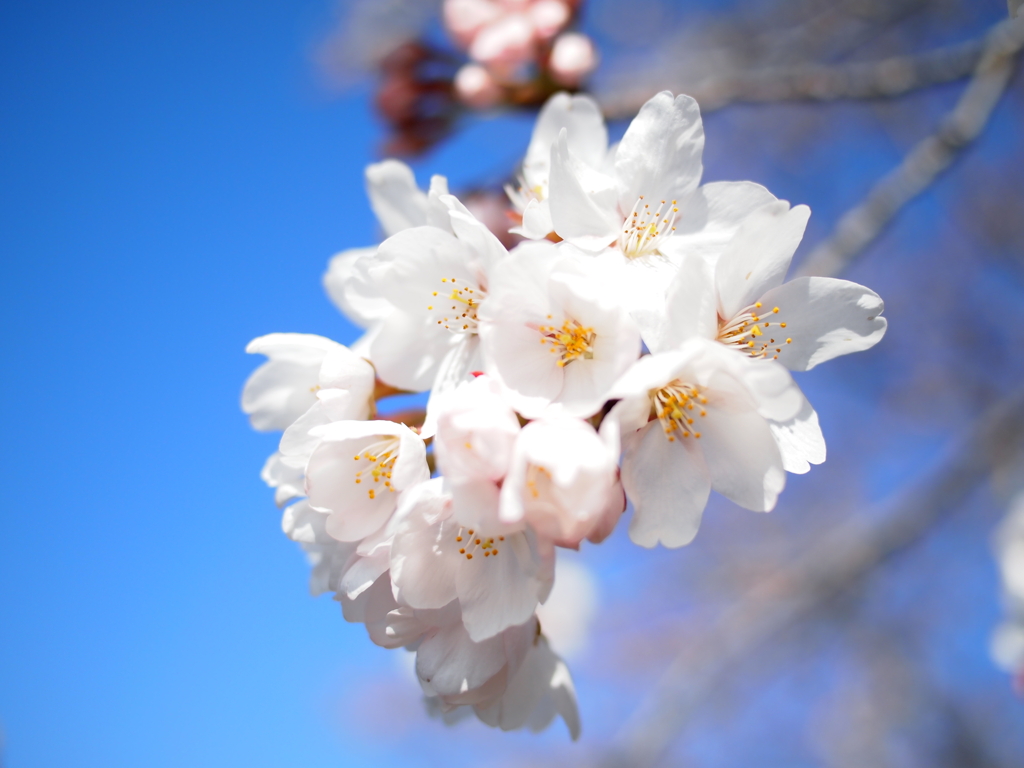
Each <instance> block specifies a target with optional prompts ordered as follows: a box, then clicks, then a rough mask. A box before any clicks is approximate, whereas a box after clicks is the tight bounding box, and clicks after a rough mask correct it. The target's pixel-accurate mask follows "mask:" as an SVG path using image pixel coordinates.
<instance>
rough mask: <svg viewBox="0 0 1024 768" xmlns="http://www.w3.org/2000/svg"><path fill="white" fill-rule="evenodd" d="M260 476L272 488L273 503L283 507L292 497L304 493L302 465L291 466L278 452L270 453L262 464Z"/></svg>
mask: <svg viewBox="0 0 1024 768" xmlns="http://www.w3.org/2000/svg"><path fill="white" fill-rule="evenodd" d="M260 478H261V479H262V480H263V482H265V483H266V484H267V485H269V486H270V487H271V488H273V489H274V503H275V504H277V506H278V507H283V506H284V505H285V504H287V503H288V502H289V501H291V500H292V499H294V498H296V497H298V496H304V495H305V494H306V491H305V488H304V486H303V482H304V481H303V473H302V467H293V466H291V465H289V464H286V463H285V462H284V461H282V456H281V454H280V453H274V454H271V456H270V457H269V458H268V459H267V461H266V463H265V464H264V465H263V470H262V471H261V472H260Z"/></svg>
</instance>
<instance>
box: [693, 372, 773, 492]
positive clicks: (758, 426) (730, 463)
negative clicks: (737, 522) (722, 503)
mask: <svg viewBox="0 0 1024 768" xmlns="http://www.w3.org/2000/svg"><path fill="white" fill-rule="evenodd" d="M716 394H717V393H716V392H715V391H714V390H709V391H708V393H707V397H708V404H707V405H706V406H705V408H706V410H707V416H706V417H704V418H702V419H700V423H699V427H700V432H701V437H700V439H699V440H697V441H696V442H698V443H700V448H701V450H702V451H703V452H704V460H705V461H706V462H707V468H708V473H709V474H710V476H711V487H712V488H713V489H714V490H716V491H718V492H719V493H720V494H722V495H723V496H725V497H726V498H727V499H730V500H731V501H734V502H736V503H737V504H739V505H740V506H741V507H745V508H747V509H751V510H753V511H755V512H767V511H770V510H771V509H772V508H773V507H774V506H775V501H776V500H777V499H778V497H779V494H780V493H781V492H782V489H783V488H784V487H785V485H786V472H785V470H784V469H783V467H782V456H781V455H780V453H779V447H778V445H776V443H775V438H774V437H773V436H772V431H771V429H770V428H769V427H768V423H767V422H766V421H765V419H764V417H762V416H761V415H759V414H758V413H757V412H756V411H755V410H753V409H746V408H744V407H742V406H737V404H736V403H735V402H734V401H732V402H724V403H723V402H722V401H721V400H720V399H719V398H718V397H717V396H716ZM691 439H692V438H691Z"/></svg>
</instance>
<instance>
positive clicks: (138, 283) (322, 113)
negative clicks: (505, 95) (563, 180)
mask: <svg viewBox="0 0 1024 768" xmlns="http://www.w3.org/2000/svg"><path fill="white" fill-rule="evenodd" d="M331 9H332V6H331V5H330V3H329V2H328V1H327V0H290V1H289V2H283V1H281V0H263V1H262V2H249V3H241V2H234V1H231V2H228V1H225V2H218V3H200V2H162V3H157V2H147V3H128V2H110V1H104V0H97V1H96V2H91V3H66V2H63V3H61V2H47V1H46V0H36V1H35V2H26V1H25V0H8V1H7V2H5V3H4V4H3V5H2V6H0V104H2V105H3V107H2V108H0V178H2V179H3V183H2V184H0V257H2V259H3V267H4V279H3V281H2V284H0V291H2V302H0V318H2V325H3V328H4V331H5V334H4V335H5V343H4V345H3V360H4V375H3V376H2V377H0V415H2V424H3V435H4V441H3V447H2V451H3V462H2V466H3V470H4V478H3V480H4V486H5V493H4V501H3V507H2V510H3V512H2V514H3V533H2V534H0V727H2V729H3V733H4V734H5V737H4V738H5V741H6V746H5V753H4V754H5V759H6V761H7V763H4V764H5V765H8V764H9V766H10V768H43V767H44V766H84V767H85V768H90V767H92V766H97V767H100V766H102V767H103V768H120V767H121V766H124V767H125V768H128V767H129V766H131V767H135V766H142V765H144V766H147V767H154V768H156V767H159V766H184V765H187V766H190V767H192V768H202V767H203V766H218V767H220V766H231V765H247V766H252V767H254V768H256V767H259V766H268V767H269V766H282V765H294V766H304V767H315V766H338V765H363V764H367V763H368V762H370V761H373V762H374V763H375V764H377V765H387V764H408V759H409V756H410V754H418V753H417V752H416V751H415V750H416V749H417V746H416V744H415V742H414V741H412V740H410V739H408V738H407V739H406V740H405V741H401V742H400V743H396V744H394V745H392V744H389V743H388V736H387V731H386V730H374V729H373V728H370V729H369V730H367V726H366V721H362V720H359V719H358V718H353V717H352V716H351V713H352V707H353V706H357V707H358V706H360V705H361V704H362V703H363V702H364V701H365V702H366V703H367V706H369V707H370V708H373V707H375V706H376V707H378V709H379V707H380V706H381V704H380V702H379V701H375V700H374V697H373V695H372V692H373V691H374V690H375V687H376V686H377V682H376V681H377V680H378V678H379V677H388V676H390V677H388V679H391V678H395V679H398V678H399V677H400V675H399V673H398V671H396V670H397V666H396V664H395V662H394V660H393V656H392V655H389V654H388V653H387V652H385V651H382V650H380V649H377V648H375V647H373V646H372V645H371V644H370V643H369V642H368V640H367V639H366V638H365V636H364V634H363V632H362V630H361V628H359V627H353V626H349V625H345V624H344V622H343V621H342V620H341V617H340V611H339V610H337V607H336V606H335V605H333V604H331V603H330V601H329V600H327V599H326V598H321V599H320V600H312V599H310V598H309V597H308V596H307V594H306V566H305V564H304V562H303V560H302V558H301V557H300V555H299V553H298V552H297V551H296V550H295V548H294V547H293V546H292V545H291V544H290V543H289V542H287V541H286V540H284V538H283V537H282V535H281V533H280V530H279V527H278V512H277V510H276V509H275V508H274V507H273V504H272V503H271V499H270V494H269V493H268V491H267V490H266V489H265V488H264V487H263V486H262V484H261V483H260V482H259V480H258V472H259V469H260V467H261V465H262V462H263V460H264V458H265V457H266V455H267V454H268V453H270V452H271V451H272V450H273V446H274V442H275V439H274V437H273V436H268V435H259V434H256V433H253V432H252V431H251V430H250V429H249V427H248V424H247V422H246V420H245V419H244V417H243V416H242V415H241V414H240V412H239V410H238V397H239V393H240V390H241V385H242V382H243V381H244V380H245V377H246V376H247V375H248V373H249V372H250V371H251V370H252V368H253V367H254V365H255V364H256V362H257V361H255V360H253V359H251V358H248V357H247V356H246V355H245V354H244V353H243V349H244V346H245V344H246V342H247V341H248V340H249V339H251V338H253V337H255V336H257V335H260V334H263V333H267V332H271V331H278V330H280V331H285V330H287V331H298V332H310V333H321V334H325V335H329V336H332V337H333V338H336V339H337V340H339V341H342V342H345V341H349V340H351V339H352V338H353V337H354V329H353V328H352V327H351V326H349V325H347V324H346V323H345V322H344V321H343V320H342V319H341V318H340V316H339V315H338V314H337V312H336V311H335V310H334V308H333V307H332V306H331V305H330V303H329V302H328V301H327V300H326V298H325V297H324V296H323V294H322V292H321V290H320V288H319V285H318V283H319V278H320V274H321V273H322V270H323V268H324V266H325V264H326V261H327V258H328V257H329V256H330V255H331V254H332V253H334V252H335V251H337V250H340V249H342V248H345V247H353V246H358V245H366V244H370V243H372V242H373V241H374V240H375V238H376V234H377V227H376V223H375V221H374V219H373V216H372V214H371V213H370V210H369V207H368V204H367V202H366V199H365V195H364V192H363V186H362V171H363V167H364V166H365V164H366V163H367V162H369V161H371V160H372V159H374V154H373V151H374V147H375V145H376V144H377V142H378V140H379V138H380V136H381V129H380V127H379V126H378V125H377V124H376V123H375V121H374V118H373V117H372V115H371V113H370V108H369V90H368V89H367V90H356V91H353V92H350V93H348V94H346V95H345V96H343V97H342V98H340V99H337V100H329V99H328V98H327V97H326V96H325V94H324V93H323V92H322V91H321V90H319V89H318V87H317V85H316V83H315V78H314V77H313V75H312V65H311V63H310V60H309V50H310V46H311V45H312V43H313V42H314V41H315V39H316V38H317V35H318V34H319V33H320V32H322V31H323V30H325V29H326V28H327V26H328V25H329V23H330V20H331ZM722 130H723V132H725V131H728V130H730V128H729V124H728V123H725V124H723V126H722ZM995 130H997V131H998V130H1000V129H999V128H998V125H997V128H996V129H995ZM1002 130H1005V126H1004V127H1003V129H1002ZM528 131H529V122H528V120H527V119H525V118H521V117H520V118H511V119H505V120H502V121H499V122H494V123H487V124H485V123H479V124H476V125H475V126H474V127H473V128H471V129H470V130H469V131H468V132H467V133H466V134H465V135H464V136H462V137H461V138H460V139H459V143H458V144H454V143H453V144H449V145H448V146H446V147H444V148H442V149H441V150H440V151H439V152H437V153H435V154H434V155H432V156H431V157H430V158H429V159H428V160H426V161H425V162H423V163H421V164H420V165H419V166H418V167H417V173H418V174H419V175H420V178H421V179H426V178H427V176H428V175H429V173H430V172H434V171H444V172H446V173H447V174H448V175H449V176H450V177H451V178H452V182H453V186H454V187H458V186H459V185H460V183H462V182H467V181H470V180H472V179H474V178H481V177H483V178H500V176H501V174H502V173H504V172H505V171H506V170H508V169H509V168H511V166H512V165H513V163H514V161H515V159H516V158H517V157H518V156H519V155H520V153H521V152H522V149H523V148H524V147H525V142H526V138H527V135H528ZM997 135H998V133H997ZM495 147H497V149H495ZM485 148H486V149H485ZM890 152H891V154H890V155H889V156H888V160H890V161H891V160H893V159H895V158H896V157H897V154H896V153H895V152H892V151H891V150H890ZM886 157H887V156H886V155H885V154H883V155H882V158H883V159H882V160H878V161H877V163H878V165H880V166H883V167H884V166H885V165H886ZM722 167H723V166H721V165H720V166H719V168H722ZM725 167H728V161H725ZM848 167H849V168H848V169H849V172H850V173H851V174H854V175H855V174H856V173H858V172H859V173H862V174H863V173H864V171H863V170H861V169H862V168H863V165H859V164H858V163H857V162H856V160H855V159H853V158H851V159H850V161H849V163H848ZM720 176H721V173H719V175H718V176H716V178H717V177H720ZM780 178H781V183H782V184H783V185H785V183H786V182H785V174H784V173H781V174H780ZM865 183H866V182H865ZM783 192H784V193H785V190H783ZM940 194H941V192H940ZM826 211H827V204H826ZM929 215H930V213H929V212H928V210H927V208H921V209H920V212H919V214H918V216H919V218H918V220H917V221H918V224H917V226H926V225H927V222H928V216H929ZM922 222H923V223H922ZM914 226H915V225H914V224H913V220H912V222H911V224H909V225H908V227H909V229H906V230H904V233H903V236H904V237H907V238H912V237H913V236H914V230H913V227H914ZM869 274H870V272H869ZM1007 301H1008V302H1011V303H1013V302H1017V303H1019V302H1020V301H1021V299H1020V296H1019V295H1017V296H1013V297H1010V298H1008V299H1007ZM838 378H841V376H837V379H838ZM816 381H817V382H818V383H817V385H815V384H814V383H813V382H812V383H811V386H810V387H809V389H808V391H809V392H812V391H813V390H814V389H815V386H816V387H817V389H818V390H819V391H821V395H820V396H821V397H822V398H825V400H826V402H828V401H829V398H832V402H834V403H835V404H836V405H835V410H836V411H839V412H842V411H843V409H844V408H846V407H847V406H848V404H849V403H850V402H856V400H855V397H854V396H852V395H850V394H849V393H848V392H840V393H839V394H837V395H835V396H832V395H825V394H824V390H825V389H826V388H827V386H829V383H830V381H832V380H830V379H828V378H825V379H817V380H816ZM851 398H853V399H852V400H851ZM879 418H881V417H879ZM915 439H916V440H917V444H916V445H917V448H916V450H918V451H920V453H921V455H925V454H927V453H928V451H929V450H932V448H931V447H930V443H929V438H928V436H918V437H917V438H914V437H913V436H911V437H909V438H907V440H910V441H911V442H912V441H913V440H915ZM925 443H928V445H925ZM905 445H906V443H899V442H898V441H894V442H893V443H892V444H889V445H886V446H882V450H883V452H884V451H886V450H888V451H889V453H890V455H891V456H897V455H900V454H902V453H905ZM901 446H903V447H901ZM885 467H886V464H885V462H884V461H879V462H878V463H877V466H875V467H874V469H873V470H871V471H874V472H878V473H882V474H881V475H879V477H882V478H883V479H882V480H879V481H878V482H879V483H880V484H881V485H885V480H884V470H885ZM615 546H618V547H620V548H621V547H622V544H621V542H619V544H616V545H613V547H612V551H615V550H614V547H615ZM979 551H980V550H979ZM983 556H984V555H983V553H981V554H978V555H977V559H978V561H979V562H980V561H981V559H982V558H983ZM984 567H986V566H984V565H981V566H979V568H984ZM991 579H992V574H991V571H985V572H984V577H983V581H982V583H983V584H985V585H991V584H992V581H991ZM986 610H987V612H988V615H991V617H992V618H994V617H995V613H996V608H995V596H994V594H993V596H992V597H991V601H990V603H989V604H988V607H987V608H986ZM986 631H987V630H986V628H985V627H982V626H981V625H980V624H979V625H978V628H977V631H976V632H975V634H976V635H977V636H978V637H979V638H982V639H983V638H984V635H985V632H986ZM975 658H977V659H979V660H983V659H984V649H980V650H979V651H978V652H977V653H976V654H975ZM980 663H981V661H979V664H980ZM986 669H987V668H986ZM985 674H990V675H991V676H992V678H993V679H995V677H996V676H997V673H995V672H991V673H988V672H985ZM580 687H581V690H583V691H584V692H586V691H587V690H588V689H593V695H594V696H595V697H596V696H600V695H601V692H600V691H598V690H597V688H598V683H596V682H593V681H587V680H585V679H584V680H582V681H581V684H580ZM389 690H390V689H389ZM415 699H416V696H415V691H414V690H413V689H412V688H409V690H408V702H403V703H401V704H400V705H396V707H397V709H396V712H397V714H396V715H395V717H396V718H397V717H400V716H401V714H402V712H404V711H406V710H407V709H408V707H410V706H412V707H415V706H417V705H416V702H415ZM409 702H411V704H410V703H409ZM609 706H613V705H609ZM379 719H381V720H382V719H383V717H381V718H379ZM546 738H553V739H558V740H559V741H564V737H563V736H562V734H561V733H558V734H556V735H554V736H551V737H546ZM508 743H510V744H522V743H524V741H523V740H522V739H520V738H518V737H515V738H513V740H511V741H509V742H508ZM436 749H437V750H438V753H440V752H443V749H444V745H443V744H442V745H441V746H438V747H437V748H436ZM430 754H434V753H433V752H432V753H430Z"/></svg>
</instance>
